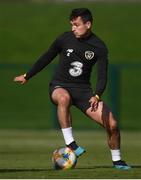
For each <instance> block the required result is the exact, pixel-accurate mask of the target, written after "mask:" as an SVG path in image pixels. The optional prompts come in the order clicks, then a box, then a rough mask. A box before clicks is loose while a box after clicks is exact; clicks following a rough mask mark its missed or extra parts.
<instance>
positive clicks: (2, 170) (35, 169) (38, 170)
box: [0, 165, 141, 173]
mask: <svg viewBox="0 0 141 180" xmlns="http://www.w3.org/2000/svg"><path fill="white" fill-rule="evenodd" d="M131 167H132V168H141V165H133V166H131ZM99 168H112V166H106V165H105V166H93V167H80V168H77V167H76V168H74V170H77V169H85V170H86V169H99ZM43 171H54V169H53V168H50V169H49V168H46V169H44V168H29V169H16V168H15V169H14V168H11V169H10V168H7V169H6V168H5V169H0V173H8V172H43Z"/></svg>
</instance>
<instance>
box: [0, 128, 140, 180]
mask: <svg viewBox="0 0 141 180" xmlns="http://www.w3.org/2000/svg"><path fill="white" fill-rule="evenodd" d="M74 132H75V133H74V134H75V137H76V139H77V140H78V142H79V143H80V144H81V145H82V146H84V147H85V148H86V153H85V154H84V155H83V156H81V157H80V158H79V159H78V163H77V166H76V168H75V169H72V170H64V171H62V170H59V171H56V170H54V169H53V166H52V162H51V157H52V152H53V151H54V150H55V149H56V148H58V147H62V146H64V141H63V139H62V135H61V132H60V131H35V130H34V131H31V130H11V131H9V130H7V131H6V130H1V132H0V137H1V139H0V178H2V179H3V178H4V179H5V178H8V179H10V178H11V179H12V178H17V179H19V178H20V179H28V178H29V179H36V178H54V179H56V178H62V179H63V178H80V179H83V178H93V179H99V178H102V179H103V178H104V179H106V178H108V179H130V178H133V179H135V178H141V164H140V162H141V152H140V149H141V144H140V139H141V133H140V132H138V133H136V132H122V153H123V156H124V159H125V160H126V161H127V162H128V163H129V164H130V165H131V166H132V169H131V170H128V171H123V170H117V169H114V168H113V167H112V163H111V155H110V152H109V149H108V147H107V144H106V134H105V133H104V131H96V132H93V131H74Z"/></svg>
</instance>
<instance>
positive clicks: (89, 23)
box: [86, 21, 92, 29]
mask: <svg viewBox="0 0 141 180" xmlns="http://www.w3.org/2000/svg"><path fill="white" fill-rule="evenodd" d="M86 26H87V29H90V28H91V26H92V23H91V22H90V21H87V22H86Z"/></svg>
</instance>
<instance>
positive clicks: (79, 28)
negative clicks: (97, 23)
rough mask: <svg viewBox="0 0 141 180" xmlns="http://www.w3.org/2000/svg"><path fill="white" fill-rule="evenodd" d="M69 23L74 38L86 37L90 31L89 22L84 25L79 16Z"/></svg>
mask: <svg viewBox="0 0 141 180" xmlns="http://www.w3.org/2000/svg"><path fill="white" fill-rule="evenodd" d="M70 23H71V26H72V32H73V33H74V35H75V37H76V38H82V37H85V36H87V34H88V33H89V32H90V30H91V22H90V21H87V22H86V23H84V22H83V20H82V18H81V17H80V16H78V17H77V18H75V19H73V20H72V21H71V22H70Z"/></svg>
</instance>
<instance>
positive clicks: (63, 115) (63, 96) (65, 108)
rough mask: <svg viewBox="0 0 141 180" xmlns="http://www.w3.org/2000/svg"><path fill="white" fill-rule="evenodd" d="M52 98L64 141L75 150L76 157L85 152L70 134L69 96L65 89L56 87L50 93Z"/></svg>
mask: <svg viewBox="0 0 141 180" xmlns="http://www.w3.org/2000/svg"><path fill="white" fill-rule="evenodd" d="M52 100H53V101H54V103H55V104H56V105H57V113H58V119H59V123H60V126H61V128H62V133H63V136H64V140H65V143H66V145H67V146H68V147H70V148H71V149H73V150H74V151H75V154H76V156H77V157H79V156H80V155H81V154H83V153H84V152H85V149H83V148H82V147H80V146H78V145H77V144H76V142H75V140H74V137H73V134H72V127H71V126H72V120H71V114H70V111H69V108H70V105H71V97H70V95H69V93H68V92H67V90H65V89H63V88H57V89H55V90H54V91H53V93H52Z"/></svg>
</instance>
